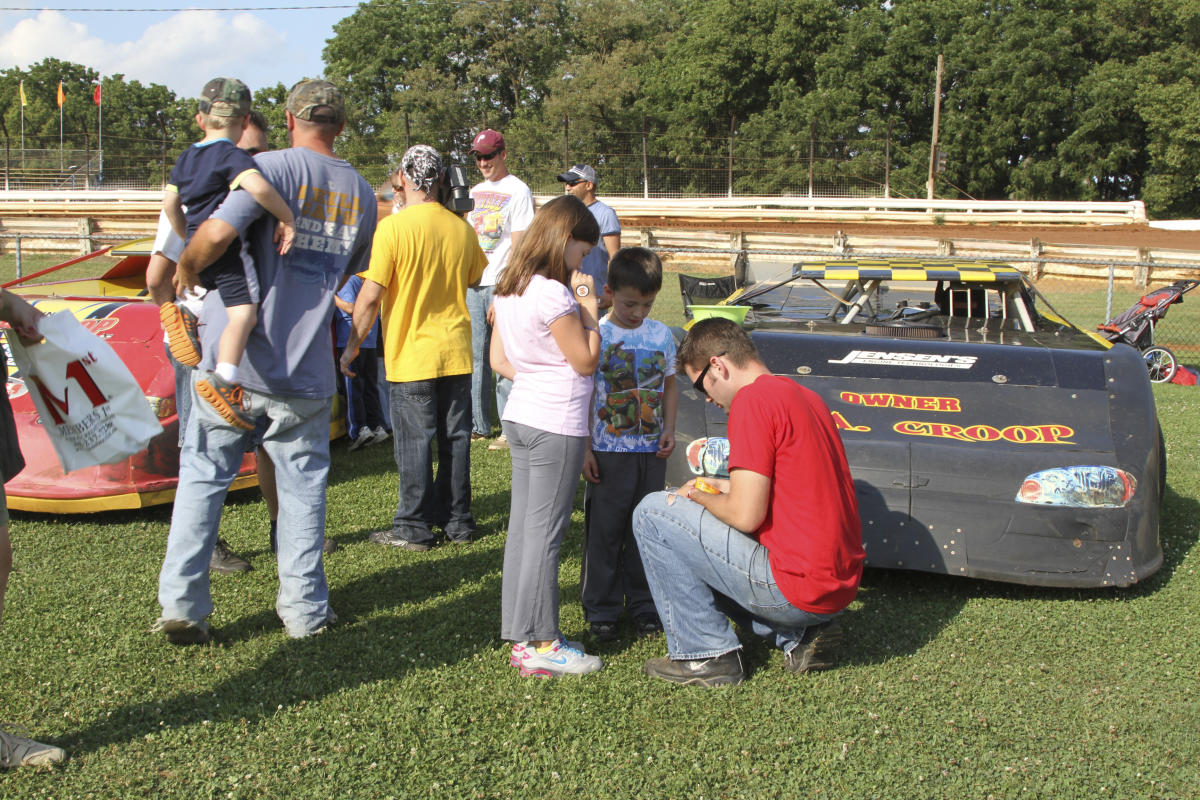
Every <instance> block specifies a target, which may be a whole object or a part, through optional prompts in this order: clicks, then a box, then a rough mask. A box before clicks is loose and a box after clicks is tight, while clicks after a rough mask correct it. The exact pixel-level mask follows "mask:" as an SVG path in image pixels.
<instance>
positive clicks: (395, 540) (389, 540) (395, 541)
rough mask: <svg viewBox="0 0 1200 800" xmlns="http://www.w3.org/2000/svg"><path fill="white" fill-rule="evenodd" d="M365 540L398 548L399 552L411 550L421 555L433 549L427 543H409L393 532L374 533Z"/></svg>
mask: <svg viewBox="0 0 1200 800" xmlns="http://www.w3.org/2000/svg"><path fill="white" fill-rule="evenodd" d="M367 538H368V539H370V540H371V541H372V542H374V543H375V544H390V545H391V546H392V547H399V548H400V549H401V550H413V551H415V552H418V553H423V552H425V551H426V550H428V549H430V548H431V547H433V545H431V544H429V543H428V542H410V541H409V540H408V539H405V538H404V537H403V536H398V535H397V534H396V533H395V532H394V531H375V532H374V533H372V534H371V535H370V536H368V537H367Z"/></svg>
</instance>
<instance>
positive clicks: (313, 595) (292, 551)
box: [158, 372, 334, 638]
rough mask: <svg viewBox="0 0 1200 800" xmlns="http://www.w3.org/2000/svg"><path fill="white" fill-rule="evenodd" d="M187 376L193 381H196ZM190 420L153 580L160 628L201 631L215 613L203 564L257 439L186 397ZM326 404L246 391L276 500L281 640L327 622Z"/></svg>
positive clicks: (192, 392) (330, 612)
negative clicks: (186, 625) (170, 625)
mask: <svg viewBox="0 0 1200 800" xmlns="http://www.w3.org/2000/svg"><path fill="white" fill-rule="evenodd" d="M203 374H204V373H202V372H193V380H194V379H195V378H196V377H199V376H202V375H203ZM189 393H190V395H191V398H192V413H191V414H190V415H189V417H188V422H187V430H186V431H185V434H184V443H183V452H182V454H181V455H180V459H179V488H178V489H177V490H176V492H175V507H174V509H173V511H172V513H171V531H170V533H169V534H168V535H167V553H166V556H165V557H164V558H163V565H162V570H161V572H160V573H159V576H158V602H159V604H160V605H161V606H162V616H163V619H186V620H191V621H193V622H199V621H201V620H203V619H204V618H205V617H207V616H208V615H209V614H211V613H212V595H211V593H210V591H209V583H208V560H209V557H210V556H211V555H212V550H213V546H214V545H215V544H216V541H217V528H218V527H219V526H220V523H221V508H222V506H223V505H224V502H225V494H226V492H227V491H228V490H229V484H230V483H231V482H232V481H233V478H234V476H236V475H237V471H238V468H239V467H240V466H241V463H242V455H243V454H244V453H245V452H246V450H247V449H248V447H249V446H251V444H252V442H253V437H254V435H255V433H254V432H253V431H243V430H241V429H239V428H234V427H233V426H231V425H229V424H228V423H226V422H225V421H224V420H223V419H221V418H220V417H219V416H217V413H216V411H215V410H213V408H212V407H211V406H210V405H209V404H208V403H205V402H198V401H197V400H196V395H195V387H194V384H193V386H192V387H189ZM332 403H333V398H331V397H323V398H316V399H313V398H297V397H281V396H278V395H270V394H265V393H260V392H250V391H245V392H244V393H243V398H242V405H243V407H244V408H245V410H246V412H247V413H249V414H250V416H252V417H254V418H255V419H256V420H257V422H258V427H259V429H260V430H261V429H265V432H264V433H263V441H262V447H263V449H264V450H266V452H267V454H268V455H269V456H270V457H271V460H272V461H273V462H274V463H275V479H276V483H277V486H278V491H279V537H278V553H277V560H278V565H279V593H278V595H277V597H276V601H275V610H276V613H278V614H279V618H280V619H281V620H282V621H283V626H284V628H285V629H286V630H287V634H288V636H292V637H296V638H300V637H303V636H308V635H310V634H312V633H315V632H316V631H317V630H319V629H320V628H321V627H322V626H323V625H325V624H326V622H328V621H329V620H331V619H333V617H334V614H333V610H332V609H331V608H330V607H329V584H328V583H327V582H326V580H325V568H324V566H323V564H322V562H321V546H322V545H323V544H324V542H325V487H326V483H327V481H328V478H329V414H330V410H331V408H332Z"/></svg>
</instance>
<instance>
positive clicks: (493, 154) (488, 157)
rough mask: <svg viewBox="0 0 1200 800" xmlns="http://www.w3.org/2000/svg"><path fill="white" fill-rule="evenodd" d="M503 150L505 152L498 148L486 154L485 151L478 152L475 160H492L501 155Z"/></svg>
mask: <svg viewBox="0 0 1200 800" xmlns="http://www.w3.org/2000/svg"><path fill="white" fill-rule="evenodd" d="M501 152H503V151H501V150H496V151H494V152H491V153H488V154H487V155H486V156H485V155H484V154H483V153H476V154H475V160H476V161H491V160H492V159H493V158H495V157H496V156H498V155H500V153H501Z"/></svg>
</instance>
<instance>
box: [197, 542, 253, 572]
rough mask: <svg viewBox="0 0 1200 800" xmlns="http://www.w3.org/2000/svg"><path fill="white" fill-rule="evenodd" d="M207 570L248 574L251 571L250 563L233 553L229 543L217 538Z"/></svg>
mask: <svg viewBox="0 0 1200 800" xmlns="http://www.w3.org/2000/svg"><path fill="white" fill-rule="evenodd" d="M208 568H209V570H210V571H212V572H226V573H229V572H249V571H250V570H251V569H253V568H252V567H251V566H250V562H249V561H247V560H246V559H244V558H242V557H241V556H239V555H238V554H237V553H235V552H233V550H231V549H230V548H229V542H227V541H225V540H224V539H222V538H221V537H219V536H218V537H217V546H216V547H214V548H213V551H212V556H210V557H209V559H208Z"/></svg>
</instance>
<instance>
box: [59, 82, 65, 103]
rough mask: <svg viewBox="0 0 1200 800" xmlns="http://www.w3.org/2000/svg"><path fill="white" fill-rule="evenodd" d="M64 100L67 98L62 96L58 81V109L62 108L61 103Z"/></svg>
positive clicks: (60, 83) (60, 84)
mask: <svg viewBox="0 0 1200 800" xmlns="http://www.w3.org/2000/svg"><path fill="white" fill-rule="evenodd" d="M66 99H67V98H66V97H64V96H63V90H62V81H59V82H58V107H59V108H62V106H63V101H64V100H66Z"/></svg>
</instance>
